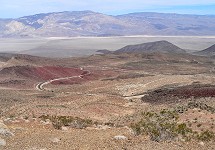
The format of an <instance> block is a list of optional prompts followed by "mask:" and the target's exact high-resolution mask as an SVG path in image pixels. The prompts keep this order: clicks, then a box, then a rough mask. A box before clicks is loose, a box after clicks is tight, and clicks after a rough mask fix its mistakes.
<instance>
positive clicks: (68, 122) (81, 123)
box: [39, 115, 93, 129]
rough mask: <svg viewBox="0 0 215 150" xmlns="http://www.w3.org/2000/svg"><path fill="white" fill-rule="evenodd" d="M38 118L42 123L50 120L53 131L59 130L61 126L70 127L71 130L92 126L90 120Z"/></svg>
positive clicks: (54, 117) (56, 117) (59, 117)
mask: <svg viewBox="0 0 215 150" xmlns="http://www.w3.org/2000/svg"><path fill="white" fill-rule="evenodd" d="M39 118H41V119H42V120H43V121H46V120H50V121H51V122H52V125H53V127H54V128H55V129H61V128H62V126H71V127H73V128H79V129H82V128H85V127H87V126H90V125H92V124H93V122H92V120H90V119H81V118H78V117H72V116H49V115H42V116H40V117H39Z"/></svg>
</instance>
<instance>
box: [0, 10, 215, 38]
mask: <svg viewBox="0 0 215 150" xmlns="http://www.w3.org/2000/svg"><path fill="white" fill-rule="evenodd" d="M214 24H215V16H210V15H205V16H203V15H202V16H201V15H180V14H164V13H147V12H143V13H131V14H125V15H118V16H110V15H105V14H102V13H97V12H92V11H73V12H54V13H46V14H37V15H32V16H25V17H21V18H17V19H0V37H62V36H121V35H215V26H214Z"/></svg>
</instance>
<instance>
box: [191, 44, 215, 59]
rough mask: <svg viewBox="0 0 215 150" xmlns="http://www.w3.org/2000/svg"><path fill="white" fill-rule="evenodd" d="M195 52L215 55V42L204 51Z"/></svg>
mask: <svg viewBox="0 0 215 150" xmlns="http://www.w3.org/2000/svg"><path fill="white" fill-rule="evenodd" d="M194 54H197V55H204V56H213V55H215V44H214V45H212V46H210V47H208V48H206V49H204V50H202V51H199V52H196V53H194Z"/></svg>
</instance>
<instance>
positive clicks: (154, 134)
mask: <svg viewBox="0 0 215 150" xmlns="http://www.w3.org/2000/svg"><path fill="white" fill-rule="evenodd" d="M142 115H143V117H142V120H141V121H139V122H137V123H135V124H132V125H131V128H132V129H133V130H134V132H135V134H137V135H139V134H147V135H149V136H150V138H151V140H153V141H165V140H170V139H173V138H175V137H176V136H177V134H176V129H175V128H176V126H177V124H176V120H177V119H178V115H177V113H176V112H175V111H169V110H165V109H164V110H162V111H161V112H160V113H155V112H146V113H143V114H142Z"/></svg>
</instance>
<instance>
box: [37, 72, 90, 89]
mask: <svg viewBox="0 0 215 150" xmlns="http://www.w3.org/2000/svg"><path fill="white" fill-rule="evenodd" d="M80 69H81V70H83V68H80ZM83 71H84V72H83V73H82V74H81V75H79V76H70V77H62V78H56V79H51V80H48V81H45V82H41V83H38V84H37V85H36V89H37V90H39V91H44V90H46V89H45V88H44V86H45V85H47V84H50V83H52V82H54V81H60V80H66V79H73V78H81V79H82V78H83V77H84V76H87V75H89V74H90V71H88V70H83Z"/></svg>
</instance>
